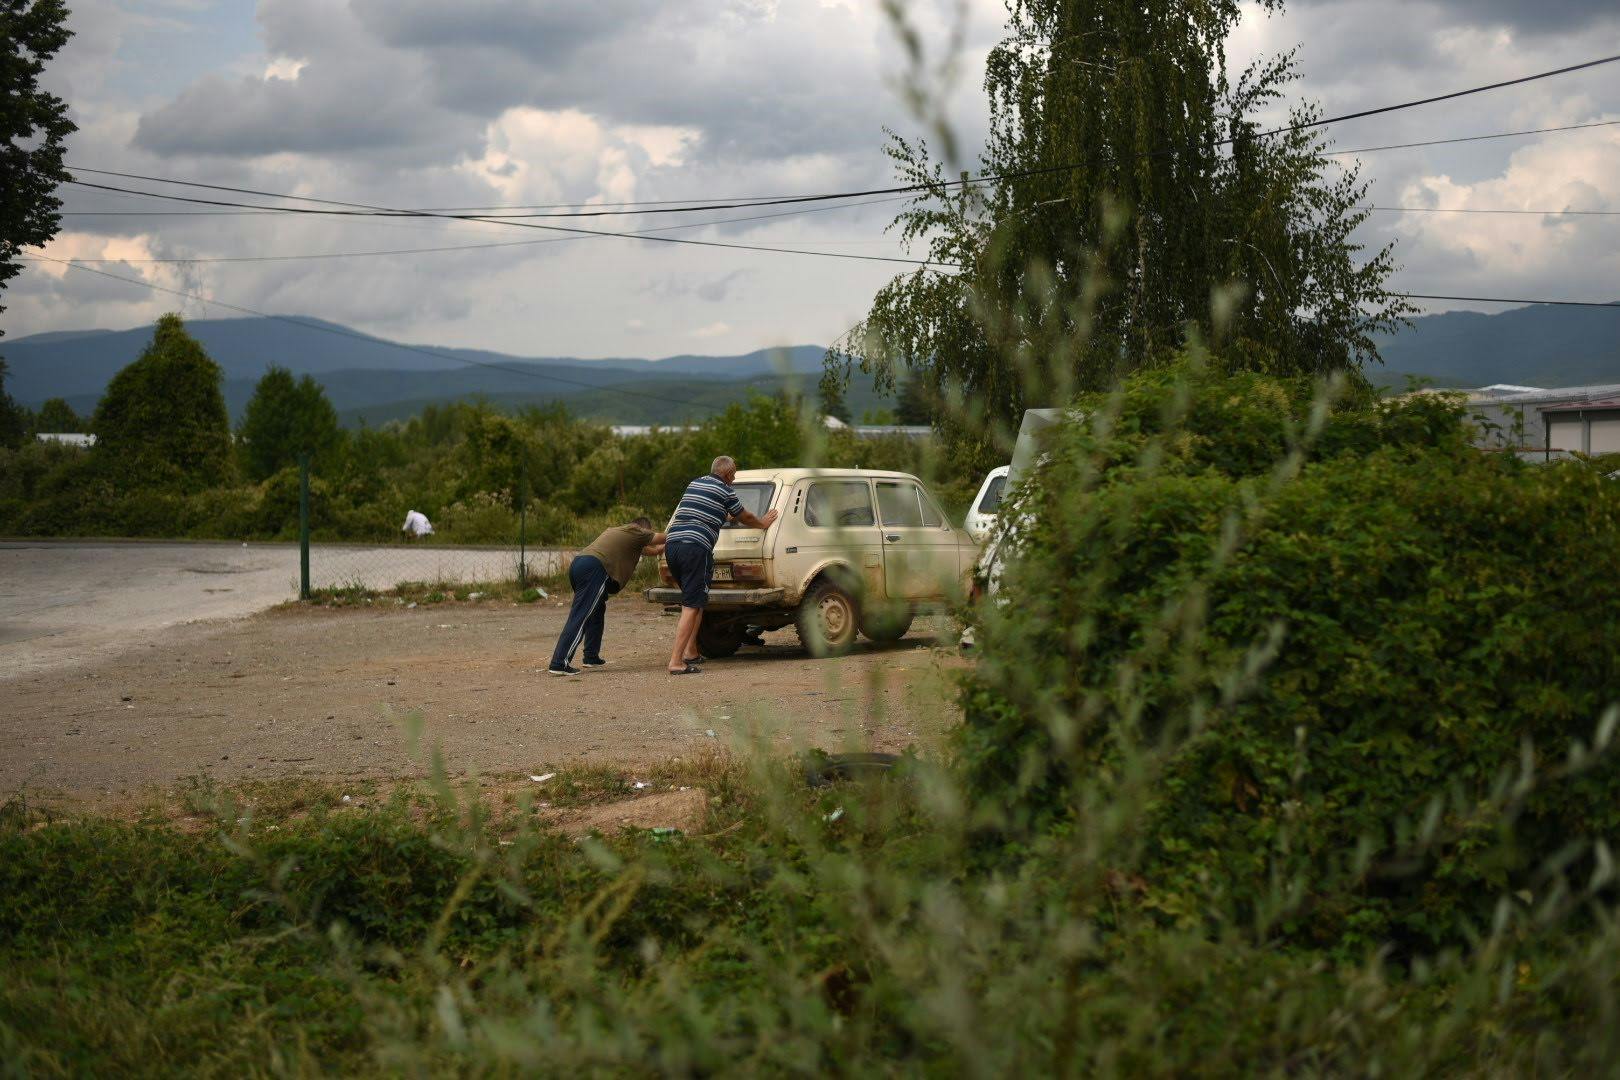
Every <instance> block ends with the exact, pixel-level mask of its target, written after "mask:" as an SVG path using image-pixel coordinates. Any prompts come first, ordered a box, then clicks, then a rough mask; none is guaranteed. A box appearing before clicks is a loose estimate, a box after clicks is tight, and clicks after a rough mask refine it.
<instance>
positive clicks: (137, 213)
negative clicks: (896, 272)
mask: <svg viewBox="0 0 1620 1080" xmlns="http://www.w3.org/2000/svg"><path fill="white" fill-rule="evenodd" d="M1616 126H1620V120H1598V121H1594V122H1592V123H1586V124H1559V125H1556V126H1553V127H1540V128H1526V129H1524V130H1522V131H1495V132H1489V133H1487V134H1484V135H1460V136H1457V137H1454V138H1447V139H1424V140H1422V141H1420V142H1404V143H1388V144H1385V145H1382V146H1359V147H1355V148H1354V149H1350V150H1329V151H1326V152H1324V153H1323V155H1322V156H1323V157H1347V156H1349V155H1351V154H1371V153H1377V152H1379V151H1383V150H1411V149H1414V148H1418V147H1425V146H1449V145H1453V144H1456V143H1470V142H1485V141H1488V140H1492V139H1517V138H1524V137H1526V136H1529V135H1547V134H1552V133H1556V132H1564V131H1587V130H1590V129H1592V128H1605V127H1616ZM78 171H79V172H83V173H96V174H98V175H103V176H122V177H125V178H128V179H131V180H149V181H151V182H153V183H159V184H176V185H184V186H188V187H191V186H195V187H210V188H215V189H216V190H223V191H235V192H240V193H243V194H258V193H257V192H253V191H251V189H246V188H231V187H220V186H217V185H211V184H190V183H188V182H187V181H183V180H169V179H165V178H163V177H156V176H143V175H140V174H138V173H120V172H111V171H109V170H105V169H84V168H81V169H79V170H78ZM1009 175H1013V174H1009ZM995 179H1000V177H983V178H980V179H976V180H970V181H952V182H951V183H952V184H953V185H954V184H958V183H969V184H981V183H988V182H990V181H991V180H995ZM925 186H926V185H921V184H917V185H911V186H910V187H908V188H906V189H904V190H905V191H907V192H915V191H919V190H922V189H923V188H924V187H925ZM108 190H115V191H119V192H122V193H124V194H129V195H147V196H151V197H161V196H156V195H155V194H154V193H152V192H143V191H125V189H122V188H118V189H108ZM265 194H266V195H267V196H268V197H271V198H297V197H298V196H276V195H273V194H271V193H265ZM866 194H869V193H868V192H847V193H842V194H840V193H833V194H827V195H768V196H758V197H753V198H731V199H727V200H725V201H724V202H720V203H716V204H714V205H711V206H697V205H676V206H674V208H673V209H669V210H645V211H636V212H637V213H659V214H670V213H681V212H686V211H697V210H723V209H728V208H729V207H732V206H734V207H748V206H779V205H784V204H787V203H793V202H802V201H806V200H810V199H836V198H845V197H847V198H858V197H860V196H863V195H866ZM889 201H892V200H888V199H874V200H871V202H873V203H877V202H889ZM690 202H691V200H682V199H666V200H649V201H648V202H645V203H603V204H601V205H604V206H643V205H645V206H654V205H664V204H668V203H676V204H689V203H690ZM728 204H729V206H728ZM583 205H587V204H584V203H536V204H531V205H511V206H446V207H422V208H421V210H420V212H423V213H434V214H458V215H459V214H467V213H470V212H473V211H490V213H481V214H479V215H478V216H477V217H469V218H465V219H464V220H475V221H476V220H482V219H483V218H486V217H488V218H528V217H538V216H569V215H530V214H500V213H495V212H494V211H500V210H531V209H553V208H559V207H571V206H583ZM852 205H857V206H865V205H868V204H867V203H855V204H852ZM289 209H291V208H290V207H279V206H269V207H262V208H259V209H256V210H64V211H62V212H61V214H60V216H62V217H266V216H274V215H275V214H277V213H285V212H287V211H288V210H289ZM1380 209H1382V207H1380ZM328 212H329V213H331V214H335V215H339V216H345V217H411V216H413V214H414V213H416V212H417V211H409V210H401V211H390V212H386V213H385V212H379V211H375V210H346V211H336V210H334V211H328ZM738 220H747V219H738Z"/></svg>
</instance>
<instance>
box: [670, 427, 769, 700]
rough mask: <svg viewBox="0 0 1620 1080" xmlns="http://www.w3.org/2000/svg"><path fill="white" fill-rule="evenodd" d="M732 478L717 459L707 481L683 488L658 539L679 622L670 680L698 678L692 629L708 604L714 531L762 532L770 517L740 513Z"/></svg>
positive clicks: (728, 464)
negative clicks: (676, 594) (729, 526)
mask: <svg viewBox="0 0 1620 1080" xmlns="http://www.w3.org/2000/svg"><path fill="white" fill-rule="evenodd" d="M736 476H737V463H736V462H735V461H733V460H731V458H729V457H726V456H725V455H723V454H722V455H721V456H720V457H717V458H715V459H714V462H713V463H712V464H711V465H710V466H709V475H707V476H700V477H698V478H697V479H696V480H693V481H692V482H691V483H690V484H687V485H686V492H685V494H683V495H682V496H681V503H680V505H679V506H677V507H676V508H675V516H674V517H673V518H671V519H670V523H669V532H668V533H667V534H666V535H665V539H664V558H665V559H667V560H668V561H669V572H670V573H671V574H672V575H674V577H675V580H676V581H677V582H679V583H680V586H681V621H680V623H679V624H678V625H677V626H676V627H675V648H674V650H673V651H671V652H670V654H669V673H670V674H671V675H700V674H702V670H701V669H700V668H699V667H698V666H697V662H698V660H700V659H702V658H701V657H700V656H699V655H698V651H697V634H698V627H699V626H700V625H702V623H703V609H704V607H705V606H707V605H708V603H709V579H710V578H711V577H713V576H714V545H715V544H716V543H717V542H719V539H720V526H722V525H724V524H725V523H726V522H727V521H733V520H734V521H736V522H738V523H739V524H741V525H745V526H747V527H748V528H750V529H768V528H770V527H771V524H772V523H773V522H774V521H775V520H776V511H775V510H767V511H766V512H765V516H764V517H756V516H755V515H754V514H753V513H751V512H750V511H748V510H745V509H743V504H742V501H741V500H740V499H738V498H737V493H736V492H735V491H733V490H732V488H731V481H732V480H734V479H735V478H736Z"/></svg>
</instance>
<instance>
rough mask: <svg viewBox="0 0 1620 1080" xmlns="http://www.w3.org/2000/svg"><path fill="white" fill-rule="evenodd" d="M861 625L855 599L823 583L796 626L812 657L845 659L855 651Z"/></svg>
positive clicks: (802, 609)
mask: <svg viewBox="0 0 1620 1080" xmlns="http://www.w3.org/2000/svg"><path fill="white" fill-rule="evenodd" d="M860 622H861V615H860V609H859V608H858V607H857V606H856V603H855V598H854V597H853V596H851V595H850V594H849V593H847V592H845V591H844V590H843V589H840V588H839V587H838V586H837V585H834V584H833V583H832V582H830V581H820V582H817V583H816V585H815V586H814V587H812V588H811V590H810V591H809V592H808V593H806V594H805V597H804V602H803V603H801V604H800V605H799V614H798V617H797V618H796V619H795V620H794V625H795V627H796V628H797V629H798V631H799V642H800V644H802V645H803V646H804V648H805V651H806V652H808V653H809V654H810V655H811V656H843V655H844V654H845V653H847V652H849V650H850V649H852V648H854V647H855V634H856V632H857V631H858V630H859V629H860Z"/></svg>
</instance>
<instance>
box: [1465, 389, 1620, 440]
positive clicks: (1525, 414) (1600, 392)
mask: <svg viewBox="0 0 1620 1080" xmlns="http://www.w3.org/2000/svg"><path fill="white" fill-rule="evenodd" d="M1457 392H1459V393H1462V394H1463V395H1464V398H1465V400H1466V402H1467V408H1468V411H1469V412H1470V413H1471V414H1473V415H1474V416H1475V417H1476V418H1477V419H1478V420H1479V423H1480V437H1479V443H1480V445H1481V446H1485V447H1493V448H1507V447H1511V448H1513V449H1516V450H1520V451H1533V452H1537V453H1540V454H1550V456H1554V457H1556V456H1557V454H1556V453H1555V452H1556V451H1564V452H1570V451H1580V452H1583V453H1594V454H1597V453H1607V452H1608V451H1605V450H1588V451H1582V450H1581V445H1580V444H1579V442H1576V444H1575V445H1573V446H1567V447H1566V446H1561V445H1556V444H1558V443H1566V442H1574V441H1575V440H1574V438H1573V434H1572V432H1573V429H1572V428H1571V427H1569V425H1570V424H1573V423H1575V421H1574V420H1571V419H1569V418H1568V417H1569V415H1576V416H1579V415H1580V414H1581V411H1582V409H1585V410H1588V411H1593V410H1595V409H1596V404H1597V403H1598V402H1602V401H1609V400H1613V399H1617V398H1620V383H1601V384H1599V385H1596V386H1562V387H1555V388H1553V389H1542V388H1540V387H1534V386H1513V385H1509V384H1505V383H1500V384H1497V385H1495V386H1486V387H1482V388H1480V389H1478V390H1465V391H1457ZM1570 410H1573V414H1571V413H1570ZM1595 415H1596V413H1595V412H1594V416H1595ZM1554 418H1557V419H1556V423H1557V424H1558V425H1560V426H1559V430H1558V433H1557V437H1556V438H1555V439H1554V440H1553V441H1552V442H1549V441H1548V436H1549V429H1548V422H1549V421H1550V420H1554ZM1606 424H1607V421H1606V420H1602V419H1600V420H1599V426H1600V428H1601V427H1603V426H1604V425H1606ZM1605 439H1607V435H1606V434H1600V435H1599V436H1598V444H1599V445H1605V442H1604V440H1605ZM1615 449H1620V447H1615Z"/></svg>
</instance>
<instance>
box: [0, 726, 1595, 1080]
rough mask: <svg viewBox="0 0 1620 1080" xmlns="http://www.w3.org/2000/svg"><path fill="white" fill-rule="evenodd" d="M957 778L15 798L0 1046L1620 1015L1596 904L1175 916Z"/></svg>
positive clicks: (1408, 1033)
mask: <svg viewBox="0 0 1620 1080" xmlns="http://www.w3.org/2000/svg"><path fill="white" fill-rule="evenodd" d="M638 782H639V783H644V784H647V785H648V787H646V788H640V789H638V788H636V787H634V785H635V784H636V783H638ZM682 786H686V787H688V788H689V789H701V790H702V791H703V792H704V793H705V798H706V801H707V807H708V813H707V821H706V823H705V824H704V825H703V826H702V828H701V830H700V831H699V830H695V829H694V830H688V831H687V832H684V833H680V834H669V833H661V832H655V831H653V830H649V829H629V830H622V831H615V832H613V833H612V834H611V835H604V836H599V837H596V838H586V839H583V840H577V841H576V840H574V839H571V838H569V837H568V836H566V835H565V834H564V833H563V832H561V831H559V830H558V829H557V828H556V827H555V825H554V821H555V820H556V819H555V816H554V815H551V814H548V813H547V809H548V808H546V807H542V805H541V804H542V803H547V804H550V809H555V808H569V809H571V810H582V809H588V808H590V807H593V806H600V805H601V804H604V803H612V802H615V801H619V800H625V799H627V798H647V799H649V800H651V799H656V798H657V797H659V796H660V795H661V794H662V793H664V792H668V791H675V790H679V788H680V787H682ZM960 796H961V791H960V789H959V788H957V787H956V786H955V785H954V783H953V782H952V781H951V780H950V779H949V774H948V773H945V772H942V771H940V770H939V769H937V768H936V767H935V766H933V765H932V764H930V763H928V762H926V761H923V762H913V763H910V764H909V765H908V766H906V767H905V768H904V769H903V770H902V771H901V772H898V773H891V774H889V775H887V776H885V777H882V778H879V779H876V780H868V781H865V782H846V783H841V784H833V785H831V786H828V787H824V788H809V787H807V786H805V784H804V781H803V777H802V775H801V774H800V770H799V769H798V766H797V763H795V762H787V761H780V760H775V761H773V760H770V759H766V758H756V759H749V760H747V761H744V760H736V759H724V758H715V759H704V760H698V761H685V762H670V763H668V764H666V765H664V766H661V767H659V768H656V769H653V770H651V771H649V772H647V773H645V774H629V773H625V772H622V771H617V770H613V769H603V768H584V769H558V770H556V774H555V775H554V776H553V777H551V778H550V779H548V780H547V781H546V782H544V783H535V782H533V781H530V780H528V778H527V777H510V778H508V777H491V778H484V779H482V780H476V779H469V780H463V781H454V782H453V781H451V780H449V779H446V778H445V777H444V776H443V775H442V773H441V774H439V775H437V776H436V778H435V779H433V780H431V781H429V782H425V783H423V782H412V783H405V782H391V781H373V782H366V783H356V784H347V783H346V784H343V785H341V786H338V785H332V784H329V783H321V782H314V781H309V780H288V781H272V782H264V783H254V784H242V785H234V786H229V787H221V786H216V785H212V784H209V783H206V782H203V781H198V782H196V783H193V784H189V785H184V786H182V787H181V788H179V789H176V790H175V791H172V792H169V793H167V796H166V798H165V800H163V801H161V802H160V803H157V804H154V805H153V806H151V807H149V808H148V810H147V811H146V812H145V813H143V814H142V815H139V816H137V817H136V818H134V819H129V818H111V817H106V816H94V815H92V816H81V817H78V818H74V819H65V818H62V817H57V818H54V819H52V820H48V821H47V820H43V819H41V818H39V817H38V816H36V815H33V814H32V813H31V812H27V811H25V810H24V808H22V807H20V806H12V805H11V804H8V807H7V809H6V810H5V811H4V812H0V967H3V968H4V970H5V971H6V972H7V978H6V979H4V980H0V1054H3V1056H4V1060H5V1061H6V1062H7V1065H8V1067H9V1068H10V1069H11V1071H13V1072H15V1073H18V1074H39V1075H60V1074H66V1073H76V1074H91V1073H108V1074H111V1073H116V1074H131V1075H159V1074H161V1075H173V1074H176V1073H187V1074H208V1075H225V1074H230V1075H241V1074H244V1073H247V1074H255V1075H257V1074H262V1073H272V1072H274V1073H292V1074H309V1073H315V1072H323V1073H330V1072H341V1073H345V1074H363V1075H371V1074H383V1073H386V1074H398V1073H401V1072H410V1073H429V1072H432V1073H437V1072H450V1071H454V1072H474V1073H498V1074H512V1073H540V1074H546V1075H550V1074H556V1073H563V1072H580V1071H585V1072H590V1073H617V1072H622V1071H630V1070H637V1071H655V1072H674V1073H694V1072H721V1071H724V1072H730V1073H737V1072H743V1073H749V1072H773V1073H774V1072H841V1073H850V1072H874V1071H877V1072H898V1073H929V1072H951V1073H962V1072H966V1073H989V1074H995V1073H1007V1072H1087V1073H1091V1072H1097V1073H1103V1074H1118V1073H1127V1072H1128V1073H1133V1074H1140V1073H1143V1072H1149V1073H1152V1072H1159V1073H1163V1072H1171V1073H1174V1072H1197V1073H1200V1074H1203V1075H1252V1074H1254V1073H1266V1072H1286V1073H1289V1074H1313V1075H1320V1074H1324V1073H1328V1074H1331V1073H1341V1072H1362V1071H1366V1070H1371V1069H1379V1070H1382V1071H1385V1072H1395V1073H1410V1072H1433V1071H1437V1070H1438V1071H1458V1070H1460V1071H1462V1072H1469V1071H1472V1070H1476V1069H1483V1068H1488V1069H1491V1070H1497V1069H1500V1070H1502V1071H1509V1072H1511V1071H1518V1070H1520V1069H1530V1068H1533V1067H1534V1068H1537V1069H1538V1070H1539V1071H1548V1072H1560V1071H1581V1066H1582V1065H1583V1064H1585V1065H1591V1066H1595V1065H1597V1064H1598V1063H1599V1062H1600V1061H1601V1060H1603V1059H1602V1058H1600V1057H1598V1055H1600V1054H1603V1053H1608V1052H1611V1051H1612V1049H1613V1046H1612V1044H1613V1043H1614V1040H1615V1037H1614V1036H1613V1035H1612V1034H1609V1033H1608V1032H1609V1030H1610V1029H1609V1027H1608V1026H1607V1025H1604V1024H1601V1023H1598V1019H1599V1017H1601V1016H1602V1015H1605V1014H1604V1013H1603V1008H1604V1007H1605V1003H1606V1002H1607V1001H1608V1000H1609V995H1610V994H1611V993H1612V990H1613V987H1614V982H1615V976H1614V975H1613V971H1614V970H1615V961H1616V960H1617V959H1620V948H1617V942H1616V941H1615V940H1614V935H1613V934H1612V933H1611V932H1609V931H1606V930H1604V929H1602V928H1601V927H1600V926H1595V925H1593V924H1590V923H1588V924H1584V926H1576V925H1574V924H1569V925H1565V926H1564V927H1562V928H1560V930H1559V931H1558V932H1557V933H1532V932H1530V931H1529V929H1528V924H1521V926H1520V929H1519V930H1516V931H1511V932H1509V933H1508V934H1507V935H1506V936H1504V935H1502V934H1493V935H1491V936H1490V937H1489V938H1487V939H1484V940H1482V941H1481V943H1480V945H1479V947H1478V948H1477V949H1476V950H1474V951H1473V952H1471V953H1466V954H1458V953H1453V954H1449V955H1448V956H1443V957H1435V958H1431V959H1429V960H1425V961H1424V962H1423V963H1422V964H1421V965H1413V966H1411V967H1408V968H1406V969H1404V970H1394V969H1388V968H1386V967H1385V966H1383V965H1382V964H1381V963H1380V961H1379V960H1378V958H1377V956H1376V954H1369V956H1367V957H1366V958H1365V959H1364V960H1363V961H1360V962H1356V963H1343V962H1333V961H1330V960H1329V959H1327V958H1326V956H1325V955H1323V954H1320V953H1315V952H1312V951H1309V950H1296V949H1288V950H1281V951H1279V950H1276V949H1272V948H1267V947H1264V945H1263V944H1262V943H1257V942H1255V941H1253V940H1249V939H1247V938H1246V936H1245V935H1244V934H1243V933H1242V932H1241V931H1238V930H1236V929H1227V930H1218V929H1217V930H1210V929H1198V928H1188V927H1179V926H1175V925H1172V924H1171V923H1169V922H1167V921H1166V920H1164V919H1163V918H1162V916H1160V915H1159V914H1157V913H1155V912H1154V911H1153V910H1152V899H1153V898H1152V897H1151V896H1147V895H1144V894H1142V893H1141V892H1140V891H1139V890H1138V889H1137V888H1136V886H1134V885H1133V884H1132V883H1131V876H1130V874H1129V871H1128V868H1126V869H1121V868H1118V867H1113V866H1108V865H1105V864H1103V863H1100V862H1096V861H1093V860H1092V859H1091V858H1090V857H1088V855H1087V850H1086V849H1087V840H1086V837H1085V836H1084V835H1081V834H1076V835H1072V836H1070V837H1068V838H1066V839H1065V840H1063V841H1061V842H1058V843H1055V844H1053V845H1051V846H1048V847H1046V848H1043V849H1041V850H1032V851H1029V852H1027V853H1026V855H1025V858H1024V862H1023V869H1022V870H1020V871H1013V872H1009V871H1008V869H1007V868H1006V866H1005V864H1002V865H1001V866H1000V867H998V868H996V869H986V868H984V867H982V866H981V865H979V863H978V860H977V857H976V856H975V854H974V852H975V845H974V843H973V840H972V836H973V829H972V825H971V820H972V814H971V813H968V812H967V811H966V807H965V805H964V804H962V803H961V802H960V801H958V800H959V798H960ZM199 823H200V824H199ZM1504 964H1505V965H1506V967H1504ZM1504 971H1505V972H1507V977H1504V976H1503V972H1504ZM1470 1063H1472V1064H1470ZM1487 1063H1489V1064H1488V1065H1487Z"/></svg>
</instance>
